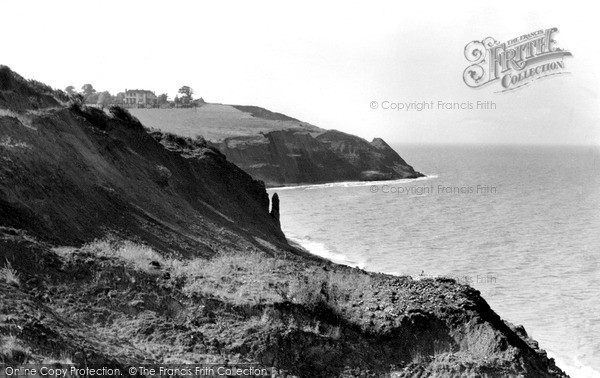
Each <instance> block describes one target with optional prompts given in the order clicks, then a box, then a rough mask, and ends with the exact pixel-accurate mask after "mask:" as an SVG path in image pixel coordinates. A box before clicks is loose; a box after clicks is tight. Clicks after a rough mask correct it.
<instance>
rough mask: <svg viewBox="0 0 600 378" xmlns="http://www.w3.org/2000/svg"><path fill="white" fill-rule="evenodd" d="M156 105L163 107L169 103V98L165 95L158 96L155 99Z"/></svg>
mask: <svg viewBox="0 0 600 378" xmlns="http://www.w3.org/2000/svg"><path fill="white" fill-rule="evenodd" d="M156 100H157V103H158V105H164V104H166V103H167V102H168V101H169V96H168V95H167V94H166V93H163V94H161V95H159V96H158V97H157V98H156Z"/></svg>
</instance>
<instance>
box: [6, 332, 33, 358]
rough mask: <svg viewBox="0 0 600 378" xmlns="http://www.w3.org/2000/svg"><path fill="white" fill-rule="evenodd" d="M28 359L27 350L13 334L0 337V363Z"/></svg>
mask: <svg viewBox="0 0 600 378" xmlns="http://www.w3.org/2000/svg"><path fill="white" fill-rule="evenodd" d="M28 359H29V351H28V350H27V348H26V347H25V346H23V344H21V342H20V341H19V339H17V337H16V336H14V335H8V336H3V337H0V363H14V362H18V363H23V362H26V361H27V360H28Z"/></svg>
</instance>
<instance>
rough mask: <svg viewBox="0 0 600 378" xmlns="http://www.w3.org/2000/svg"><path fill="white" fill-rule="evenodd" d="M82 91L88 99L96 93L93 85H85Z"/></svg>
mask: <svg viewBox="0 0 600 378" xmlns="http://www.w3.org/2000/svg"><path fill="white" fill-rule="evenodd" d="M81 90H82V91H83V96H84V97H86V98H87V97H89V96H91V95H93V94H94V93H96V90H95V89H94V86H93V85H92V84H84V85H83V87H81Z"/></svg>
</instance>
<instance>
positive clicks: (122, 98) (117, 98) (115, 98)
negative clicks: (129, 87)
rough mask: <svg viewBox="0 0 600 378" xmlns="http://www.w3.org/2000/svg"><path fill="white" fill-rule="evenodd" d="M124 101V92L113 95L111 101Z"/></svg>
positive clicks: (117, 102)
mask: <svg viewBox="0 0 600 378" xmlns="http://www.w3.org/2000/svg"><path fill="white" fill-rule="evenodd" d="M124 102H125V92H119V93H117V95H116V96H114V97H113V103H115V104H123V103H124Z"/></svg>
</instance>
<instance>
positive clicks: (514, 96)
mask: <svg viewBox="0 0 600 378" xmlns="http://www.w3.org/2000/svg"><path fill="white" fill-rule="evenodd" d="M588 3H589V4H592V2H588ZM591 7H592V6H591V5H586V4H585V3H584V2H577V1H570V2H553V1H528V2H517V1H502V2H485V1H462V2H461V1H452V2H448V1H445V2H441V1H440V2H424V1H423V2H418V3H417V2H400V1H396V2H391V1H372V2H366V1H362V2H354V1H331V2H325V1H206V2H203V1H170V2H165V1H162V2H154V1H127V2H124V1H120V2H117V1H112V0H105V1H102V2H83V1H61V0H56V1H51V2H49V1H26V0H25V1H18V2H17V1H11V2H4V3H3V4H2V13H3V15H4V16H3V17H2V19H3V20H2V23H0V32H1V34H0V35H2V36H3V37H2V44H1V48H0V64H4V65H7V66H9V67H10V68H11V69H13V70H14V71H16V72H18V73H19V74H21V75H22V76H24V77H25V78H28V79H36V80H39V81H42V82H45V83H47V84H49V85H50V86H52V87H54V88H59V89H64V88H65V87H67V86H68V85H73V86H75V87H76V88H81V86H82V85H83V84H85V83H91V84H93V86H94V87H95V88H96V89H98V90H108V91H110V92H111V93H113V94H116V93H117V92H121V91H123V90H125V89H126V88H128V89H134V88H139V89H150V90H153V91H155V92H156V93H157V94H159V93H163V92H166V93H168V94H169V95H170V96H171V97H174V96H175V94H176V92H177V89H178V88H179V87H181V86H183V85H189V86H190V87H192V88H193V89H194V91H195V93H196V96H197V97H200V96H201V97H203V98H204V99H205V100H206V101H208V102H214V103H226V104H241V105H257V106H261V107H265V108H267V109H270V110H273V111H277V112H281V113H284V114H287V115H289V116H292V117H295V118H298V119H301V120H303V121H305V122H309V123H311V124H314V125H317V126H320V127H323V128H328V129H337V130H341V131H344V132H348V133H352V134H356V135H359V136H361V137H364V138H366V139H369V140H370V139H372V138H374V137H382V138H384V139H385V140H386V141H388V142H389V143H407V144H428V143H434V144H438V143H451V144H498V143H499V144H545V145H557V144H569V145H600V127H599V126H600V98H599V89H600V77H599V74H600V64H599V63H600V44H598V43H597V42H596V41H595V37H594V35H597V33H596V32H595V30H596V28H595V26H596V24H597V21H596V18H597V17H596V12H595V10H594V9H592V8H591ZM7 15H10V16H9V17H8V16H7ZM552 27H557V28H558V29H559V32H558V34H556V35H555V40H556V42H557V45H558V46H559V47H561V48H563V49H565V50H568V51H570V52H571V53H572V55H573V56H572V57H570V58H566V59H565V61H564V62H565V66H566V67H565V71H567V72H569V74H565V75H556V76H553V77H548V78H545V79H543V80H538V81H536V82H534V83H532V84H531V85H528V86H526V87H524V88H522V89H519V90H515V91H510V92H507V93H495V92H496V91H498V89H499V88H498V85H495V86H488V87H484V88H478V89H474V88H470V87H468V86H467V85H465V83H464V81H463V71H464V70H465V68H466V67H467V66H468V65H469V64H470V63H469V62H468V61H467V60H466V58H465V55H464V50H465V46H466V45H467V44H468V43H469V42H471V41H473V40H482V39H484V38H486V37H490V36H491V37H494V38H495V39H497V40H498V41H501V42H504V41H507V40H510V39H512V38H515V37H519V36H520V35H523V34H527V33H530V32H533V31H535V30H539V29H547V28H552ZM492 87H493V88H492ZM423 101H426V102H430V101H434V103H435V104H436V105H437V104H438V101H443V102H451V103H464V102H469V101H470V102H472V103H476V102H477V101H492V102H494V103H495V105H496V108H495V109H491V110H478V109H466V110H460V109H459V110H445V109H431V110H424V111H420V112H418V111H397V110H391V109H384V107H389V104H392V103H408V102H423ZM374 102H376V103H377V108H376V109H374V108H373V107H374V106H373V105H372V104H373V103H374ZM384 104H387V105H384Z"/></svg>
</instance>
